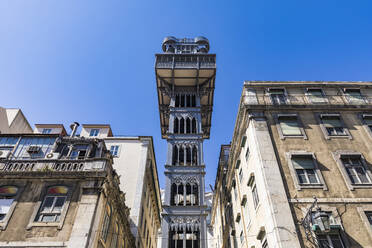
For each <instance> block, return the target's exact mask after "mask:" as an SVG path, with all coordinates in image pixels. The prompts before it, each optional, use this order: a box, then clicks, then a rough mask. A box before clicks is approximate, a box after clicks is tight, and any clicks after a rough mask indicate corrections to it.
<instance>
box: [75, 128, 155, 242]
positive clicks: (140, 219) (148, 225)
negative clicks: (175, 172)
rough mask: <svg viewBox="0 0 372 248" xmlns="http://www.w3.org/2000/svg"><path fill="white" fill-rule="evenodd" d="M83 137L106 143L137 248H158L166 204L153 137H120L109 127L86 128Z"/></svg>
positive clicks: (81, 134)
mask: <svg viewBox="0 0 372 248" xmlns="http://www.w3.org/2000/svg"><path fill="white" fill-rule="evenodd" d="M80 136H82V137H87V138H89V137H93V136H94V137H98V138H101V139H103V140H104V141H105V144H106V147H107V149H108V150H110V152H111V154H112V156H113V161H114V165H113V167H114V169H115V171H116V173H117V174H118V175H119V177H120V182H121V184H120V185H119V186H120V189H121V190H122V191H123V192H124V193H125V203H126V205H127V206H128V207H129V209H130V211H129V218H130V229H131V231H132V233H133V235H134V237H135V240H136V247H139V248H142V247H143V248H145V247H146V248H154V247H156V246H157V240H158V239H157V238H158V237H157V236H158V232H159V229H160V225H161V216H160V213H161V206H162V204H161V196H160V187H159V179H158V172H157V166H156V159H155V152H154V143H153V139H152V137H151V136H119V137H116V136H114V135H113V132H112V130H111V127H110V125H108V124H83V125H82V130H81V133H80ZM128 175H130V176H128Z"/></svg>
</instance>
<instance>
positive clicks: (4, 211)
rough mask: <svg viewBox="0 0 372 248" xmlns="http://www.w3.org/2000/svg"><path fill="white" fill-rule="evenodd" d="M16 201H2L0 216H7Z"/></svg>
mask: <svg viewBox="0 0 372 248" xmlns="http://www.w3.org/2000/svg"><path fill="white" fill-rule="evenodd" d="M13 201H14V199H0V214H4V215H6V214H7V213H8V212H9V209H10V206H11V205H12V203H13Z"/></svg>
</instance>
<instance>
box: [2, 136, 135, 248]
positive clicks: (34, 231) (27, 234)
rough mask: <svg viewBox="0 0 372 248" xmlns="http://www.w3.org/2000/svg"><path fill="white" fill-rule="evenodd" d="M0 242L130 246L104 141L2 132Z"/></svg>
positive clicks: (123, 209)
mask: <svg viewBox="0 0 372 248" xmlns="http://www.w3.org/2000/svg"><path fill="white" fill-rule="evenodd" d="M0 148H2V149H3V150H5V149H7V151H9V153H8V155H7V156H6V157H3V158H2V159H1V160H0V211H1V212H0V247H134V242H135V240H134V237H133V236H132V234H131V232H130V224H129V220H128V216H129V209H128V207H127V206H126V205H125V194H124V193H123V192H122V191H121V190H120V186H119V185H120V180H119V176H118V175H117V173H116V172H115V170H113V168H112V158H111V155H110V153H109V151H107V149H106V147H105V144H104V141H103V140H100V139H97V138H80V137H67V136H59V135H53V134H52V135H51V134H30V135H26V134H22V135H17V134H14V135H1V136H0Z"/></svg>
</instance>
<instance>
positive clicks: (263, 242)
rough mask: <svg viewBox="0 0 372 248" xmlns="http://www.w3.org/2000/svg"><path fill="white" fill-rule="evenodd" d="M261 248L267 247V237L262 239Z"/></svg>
mask: <svg viewBox="0 0 372 248" xmlns="http://www.w3.org/2000/svg"><path fill="white" fill-rule="evenodd" d="M261 246H262V248H269V245H268V244H267V239H266V237H265V238H264V239H263V240H262V245H261Z"/></svg>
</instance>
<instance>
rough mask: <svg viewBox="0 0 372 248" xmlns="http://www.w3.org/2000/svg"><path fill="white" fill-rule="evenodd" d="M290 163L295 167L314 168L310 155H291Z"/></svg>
mask: <svg viewBox="0 0 372 248" xmlns="http://www.w3.org/2000/svg"><path fill="white" fill-rule="evenodd" d="M292 164H293V167H294V168H295V169H314V161H313V157H312V156H304V155H302V156H301V155H297V156H296V155H294V156H292Z"/></svg>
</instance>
